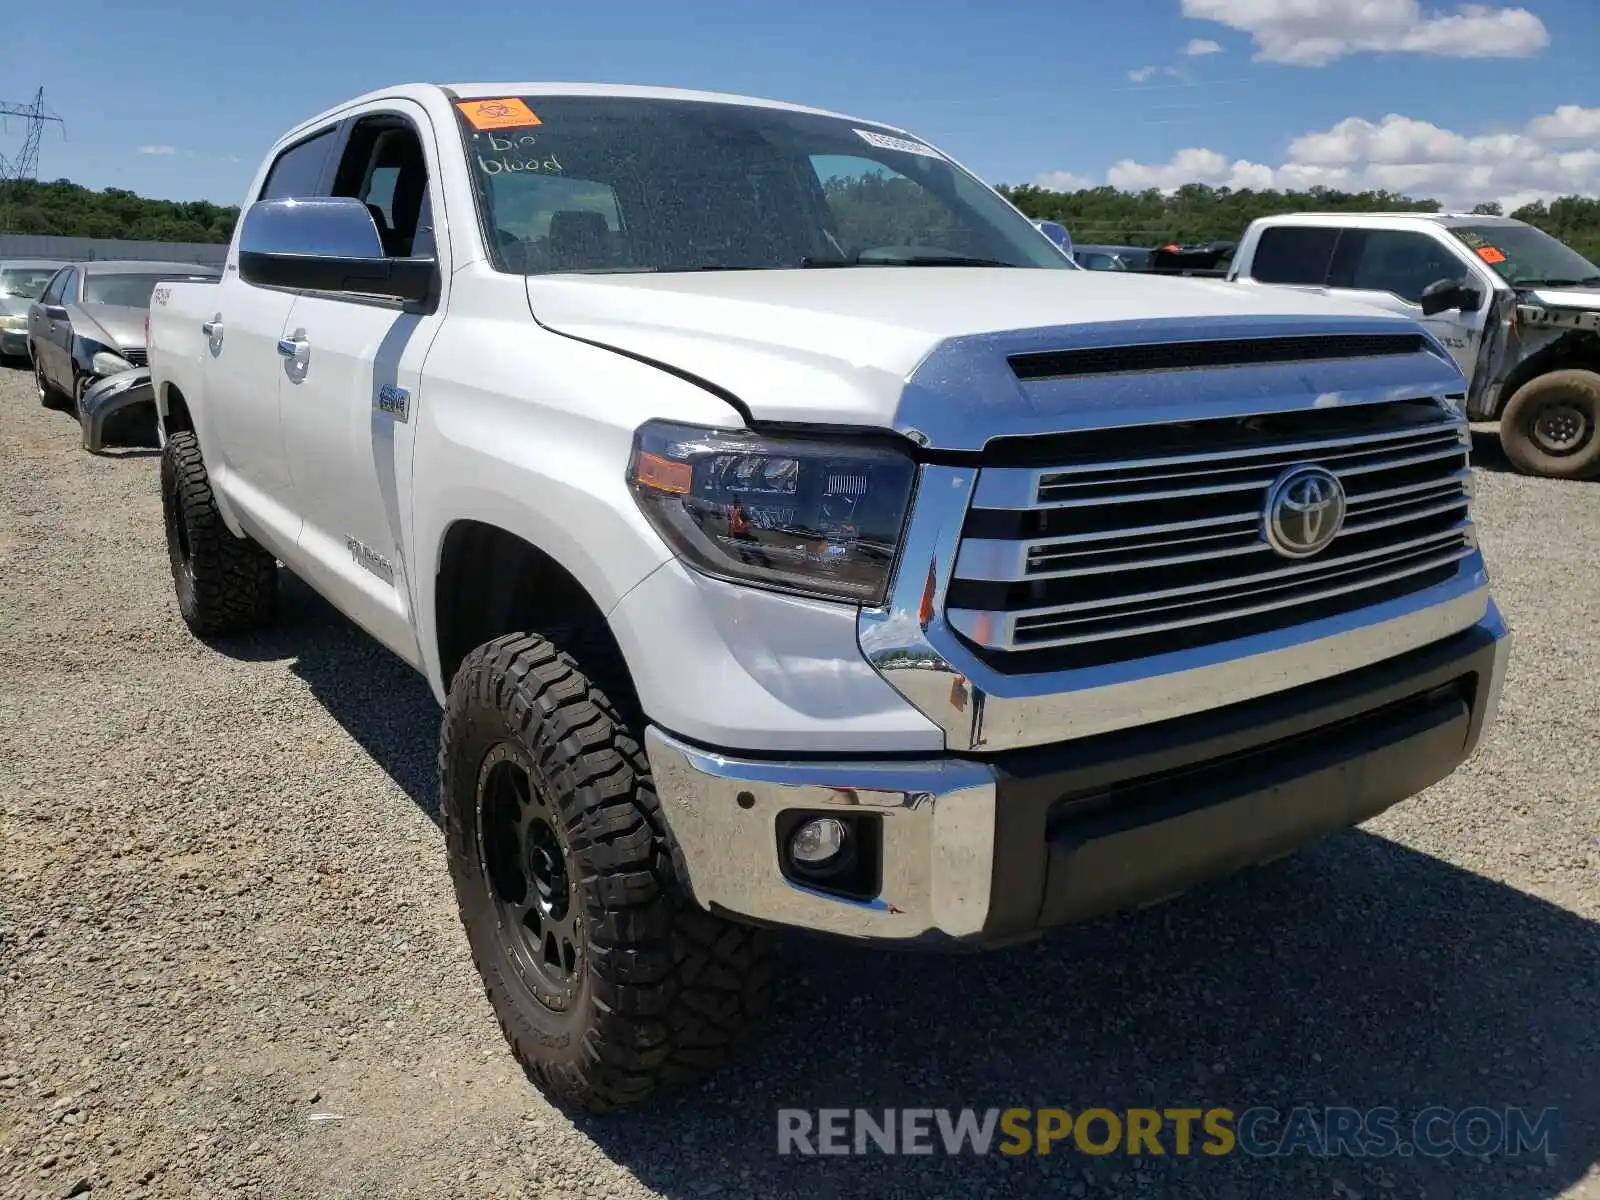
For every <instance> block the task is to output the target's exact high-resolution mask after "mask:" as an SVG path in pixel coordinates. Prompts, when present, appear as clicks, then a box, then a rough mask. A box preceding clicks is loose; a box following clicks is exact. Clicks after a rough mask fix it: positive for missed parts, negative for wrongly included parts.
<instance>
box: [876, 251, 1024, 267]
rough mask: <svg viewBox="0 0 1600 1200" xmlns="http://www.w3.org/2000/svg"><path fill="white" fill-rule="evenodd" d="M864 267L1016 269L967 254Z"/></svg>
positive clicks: (893, 260) (881, 261)
mask: <svg viewBox="0 0 1600 1200" xmlns="http://www.w3.org/2000/svg"><path fill="white" fill-rule="evenodd" d="M861 265H862V266H864V267H867V266H870V267H1014V266H1016V265H1017V264H1016V263H1008V262H1001V261H1000V260H999V259H997V258H971V257H968V256H967V255H965V254H918V255H915V256H914V257H910V258H882V259H869V260H868V261H867V262H864V263H862V264H861Z"/></svg>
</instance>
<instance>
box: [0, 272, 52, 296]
mask: <svg viewBox="0 0 1600 1200" xmlns="http://www.w3.org/2000/svg"><path fill="white" fill-rule="evenodd" d="M57 269H58V268H56V267H13V268H11V269H10V270H8V271H0V296H17V297H20V298H21V299H23V300H37V299H38V298H39V297H40V296H42V295H43V294H44V285H45V284H47V283H49V282H50V280H51V279H52V278H53V277H54V276H55V273H56V271H57Z"/></svg>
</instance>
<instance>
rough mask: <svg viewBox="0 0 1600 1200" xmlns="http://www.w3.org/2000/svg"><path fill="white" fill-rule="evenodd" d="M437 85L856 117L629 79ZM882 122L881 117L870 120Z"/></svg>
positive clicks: (476, 92)
mask: <svg viewBox="0 0 1600 1200" xmlns="http://www.w3.org/2000/svg"><path fill="white" fill-rule="evenodd" d="M439 86H440V87H443V88H445V89H446V90H448V91H451V92H454V93H455V94H456V96H457V97H458V98H459V99H462V100H485V99H488V98H490V97H494V96H624V97H630V98H633V99H639V100H705V101H709V102H712V103H717V104H743V105H746V106H750V107H754V108H781V109H784V110H785V111H787V112H803V113H812V114H814V115H816V116H819V117H840V118H842V119H844V120H847V121H849V120H858V119H859V118H854V117H849V116H846V115H845V114H844V113H836V112H830V111H828V110H827V109H825V108H810V107H807V106H806V105H803V104H790V103H788V102H787V101H784V100H766V99H763V98H762V97H760V96H742V95H739V94H737V93H734V92H700V91H695V90H693V89H690V88H671V87H646V86H642V85H638V84H631V83H527V82H524V83H446V84H440V85H439ZM872 124H874V125H882V124H883V122H882V121H874V122H872Z"/></svg>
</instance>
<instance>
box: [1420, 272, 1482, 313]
mask: <svg viewBox="0 0 1600 1200" xmlns="http://www.w3.org/2000/svg"><path fill="white" fill-rule="evenodd" d="M1419 303H1420V304H1421V305H1422V315H1423V316H1425V317H1432V316H1436V315H1438V314H1439V313H1442V312H1449V311H1450V310H1451V309H1452V308H1457V309H1460V310H1461V311H1462V312H1477V311H1478V306H1479V305H1481V304H1482V303H1483V296H1482V294H1481V293H1479V292H1477V291H1475V290H1474V289H1472V288H1469V287H1466V286H1465V285H1463V284H1459V283H1457V282H1456V281H1455V280H1453V279H1439V280H1436V281H1435V282H1433V283H1430V284H1429V285H1428V286H1427V287H1425V288H1423V289H1422V296H1421V298H1420V300H1419Z"/></svg>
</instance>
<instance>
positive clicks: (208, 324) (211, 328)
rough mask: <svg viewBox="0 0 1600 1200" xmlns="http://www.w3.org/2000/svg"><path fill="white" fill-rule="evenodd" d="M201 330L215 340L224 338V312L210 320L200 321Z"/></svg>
mask: <svg viewBox="0 0 1600 1200" xmlns="http://www.w3.org/2000/svg"><path fill="white" fill-rule="evenodd" d="M200 332H201V333H203V334H205V335H206V336H207V337H208V338H211V339H212V340H214V341H221V340H222V314H221V313H218V314H217V315H216V316H214V317H212V318H211V320H209V321H202V322H201V323H200Z"/></svg>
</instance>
